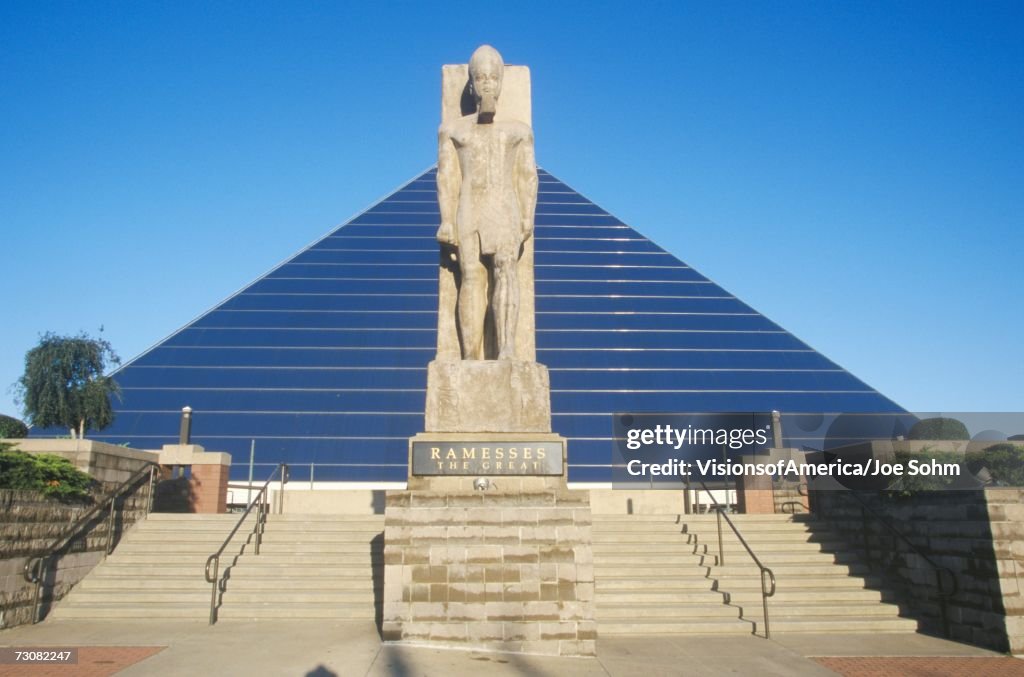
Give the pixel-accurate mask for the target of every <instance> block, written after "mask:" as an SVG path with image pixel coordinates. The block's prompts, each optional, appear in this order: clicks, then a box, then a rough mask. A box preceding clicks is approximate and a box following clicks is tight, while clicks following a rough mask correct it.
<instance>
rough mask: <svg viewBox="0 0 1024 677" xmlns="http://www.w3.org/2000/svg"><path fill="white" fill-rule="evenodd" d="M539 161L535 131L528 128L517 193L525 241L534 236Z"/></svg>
mask: <svg viewBox="0 0 1024 677" xmlns="http://www.w3.org/2000/svg"><path fill="white" fill-rule="evenodd" d="M537 184H538V179H537V160H536V158H535V157H534V151H533V130H531V129H529V128H527V133H526V136H525V138H524V139H523V141H522V143H520V144H519V153H518V154H517V162H516V192H517V193H518V198H519V211H520V216H521V219H522V220H521V229H522V236H523V241H524V242H525V241H526V240H528V239H530V237H531V236H532V235H533V217H534V213H535V212H536V211H537Z"/></svg>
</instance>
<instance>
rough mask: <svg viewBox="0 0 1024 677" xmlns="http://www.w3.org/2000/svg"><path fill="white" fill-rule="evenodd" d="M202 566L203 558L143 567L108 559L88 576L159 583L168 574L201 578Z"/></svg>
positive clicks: (203, 563)
mask: <svg viewBox="0 0 1024 677" xmlns="http://www.w3.org/2000/svg"><path fill="white" fill-rule="evenodd" d="M225 566H226V564H225V562H223V561H222V562H221V569H222V570H223V569H224V567H225ZM204 567H205V560H204V561H196V562H193V563H187V562H178V561H172V562H166V563H163V564H147V565H145V566H144V567H143V566H139V565H138V564H119V563H117V562H114V561H113V560H109V561H107V562H105V563H104V564H103V566H102V567H97V568H96V570H95V571H93V572H92V573H91V574H90V576H95V577H96V578H108V577H114V578H128V577H139V578H144V579H148V580H149V581H150V583H151V584H152V585H159V582H158V581H159V580H160V579H163V578H165V577H168V576H181V577H189V576H196V577H198V578H202V577H203V571H204Z"/></svg>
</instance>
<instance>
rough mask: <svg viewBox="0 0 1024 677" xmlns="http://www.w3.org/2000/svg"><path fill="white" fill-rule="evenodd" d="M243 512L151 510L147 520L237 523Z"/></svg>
mask: <svg viewBox="0 0 1024 677" xmlns="http://www.w3.org/2000/svg"><path fill="white" fill-rule="evenodd" d="M240 516H241V513H224V514H216V515H213V514H207V513H202V514H200V513H188V512H151V513H149V516H148V517H147V518H146V522H188V523H192V524H198V523H201V522H223V523H225V524H232V525H233V524H235V523H236V522H238V518H239V517H240Z"/></svg>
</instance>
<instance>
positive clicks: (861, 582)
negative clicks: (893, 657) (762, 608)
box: [709, 575, 882, 593]
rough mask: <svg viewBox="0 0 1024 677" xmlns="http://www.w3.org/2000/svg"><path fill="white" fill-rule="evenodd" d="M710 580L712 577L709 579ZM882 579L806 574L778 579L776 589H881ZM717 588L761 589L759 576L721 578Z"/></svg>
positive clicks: (738, 590) (724, 590)
mask: <svg viewBox="0 0 1024 677" xmlns="http://www.w3.org/2000/svg"><path fill="white" fill-rule="evenodd" d="M709 580H710V579H709ZM881 587H882V581H881V580H880V579H879V578H877V577H875V576H867V577H861V576H805V577H803V578H799V579H796V580H783V581H778V580H776V590H777V591H779V592H789V591H791V590H793V591H795V590H806V589H808V588H819V589H824V590H862V589H864V588H873V589H880V588H881ZM716 589H717V590H721V591H723V592H730V593H733V592H740V591H742V590H749V589H757V590H760V589H761V583H760V578H759V577H758V576H756V575H755V576H750V577H747V576H736V577H733V578H726V579H719V580H718V585H717V587H716Z"/></svg>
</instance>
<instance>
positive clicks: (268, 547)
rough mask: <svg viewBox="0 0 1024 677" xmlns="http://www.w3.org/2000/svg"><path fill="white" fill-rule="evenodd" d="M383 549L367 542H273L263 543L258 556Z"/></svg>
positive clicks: (367, 551)
mask: <svg viewBox="0 0 1024 677" xmlns="http://www.w3.org/2000/svg"><path fill="white" fill-rule="evenodd" d="M383 551H384V549H383V547H380V546H378V545H376V544H372V543H369V542H365V543H325V542H322V541H320V542H310V543H281V542H279V541H275V540H269V541H264V542H263V543H262V544H261V545H260V555H263V553H267V554H270V553H275V554H287V553H314V552H316V553H338V554H350V555H351V554H360V553H382V552H383Z"/></svg>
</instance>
